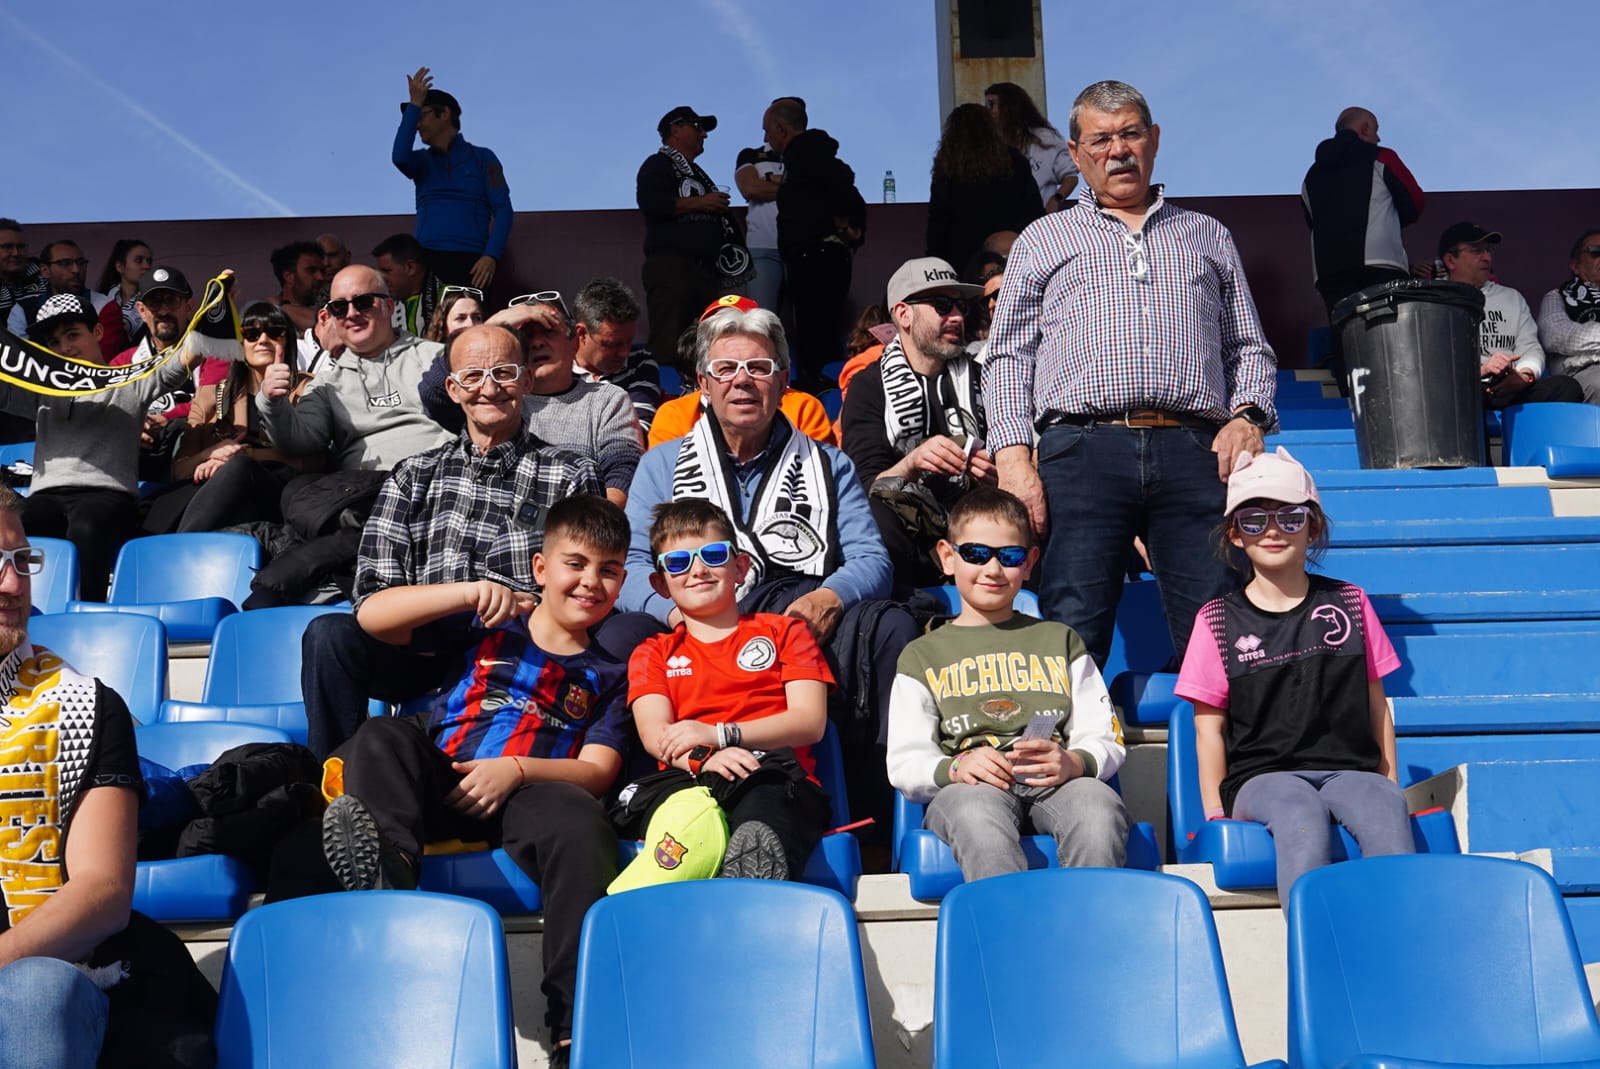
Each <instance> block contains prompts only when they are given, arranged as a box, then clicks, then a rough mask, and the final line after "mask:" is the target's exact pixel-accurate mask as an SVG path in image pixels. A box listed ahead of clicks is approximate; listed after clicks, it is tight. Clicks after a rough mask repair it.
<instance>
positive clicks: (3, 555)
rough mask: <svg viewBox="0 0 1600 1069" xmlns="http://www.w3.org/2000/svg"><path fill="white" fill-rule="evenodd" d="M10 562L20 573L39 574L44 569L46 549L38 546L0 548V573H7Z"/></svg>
mask: <svg viewBox="0 0 1600 1069" xmlns="http://www.w3.org/2000/svg"><path fill="white" fill-rule="evenodd" d="M8 564H9V565H11V567H13V568H15V569H16V570H17V574H18V575H38V574H39V573H40V572H42V571H44V550H42V549H40V548H39V547H38V546H23V547H21V548H20V549H0V575H3V574H4V573H5V570H6V565H8Z"/></svg>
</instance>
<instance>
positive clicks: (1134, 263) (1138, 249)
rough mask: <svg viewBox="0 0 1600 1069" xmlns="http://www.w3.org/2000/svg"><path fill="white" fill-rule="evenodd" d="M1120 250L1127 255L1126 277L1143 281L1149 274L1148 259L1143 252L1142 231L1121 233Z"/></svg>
mask: <svg viewBox="0 0 1600 1069" xmlns="http://www.w3.org/2000/svg"><path fill="white" fill-rule="evenodd" d="M1122 250H1123V252H1125V253H1126V254H1127V256H1128V277H1129V278H1131V279H1133V280H1134V281H1135V282H1143V281H1144V280H1145V279H1146V278H1148V277H1149V276H1150V261H1149V259H1147V258H1146V256H1145V254H1144V231H1142V230H1141V231H1139V232H1138V233H1130V234H1124V235H1122Z"/></svg>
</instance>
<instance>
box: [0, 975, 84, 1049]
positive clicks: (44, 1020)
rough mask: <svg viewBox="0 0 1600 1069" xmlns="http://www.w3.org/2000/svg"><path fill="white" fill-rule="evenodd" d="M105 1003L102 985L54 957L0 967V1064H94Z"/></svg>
mask: <svg viewBox="0 0 1600 1069" xmlns="http://www.w3.org/2000/svg"><path fill="white" fill-rule="evenodd" d="M109 1006H110V1000H109V999H108V998H107V997H106V994H105V992H104V991H101V990H100V989H99V988H98V987H95V986H94V982H93V981H91V980H90V979H89V978H88V977H87V976H85V975H84V974H83V972H82V971H80V970H79V969H78V968H77V967H76V966H74V965H69V964H68V963H67V962H64V961H61V960H59V959H57V958H21V959H19V960H17V961H14V962H12V963H11V964H10V965H7V966H5V967H4V968H0V1065H3V1066H5V1067H6V1069H94V1064H95V1062H96V1061H97V1060H99V1057H100V1044H101V1042H102V1041H103V1040H104V1039H105V1034H106V1010H107V1008H108V1007H109Z"/></svg>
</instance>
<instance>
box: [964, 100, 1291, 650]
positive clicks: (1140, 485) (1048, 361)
mask: <svg viewBox="0 0 1600 1069" xmlns="http://www.w3.org/2000/svg"><path fill="white" fill-rule="evenodd" d="M1069 126H1070V134H1071V139H1070V140H1069V142H1068V148H1069V149H1070V151H1071V152H1072V158H1073V160H1074V161H1076V163H1077V164H1078V169H1079V171H1080V172H1081V173H1082V176H1083V180H1084V183H1085V187H1086V188H1085V189H1084V190H1083V196H1082V199H1080V200H1079V202H1078V205H1077V206H1076V207H1075V208H1072V209H1069V210H1067V211H1062V212H1057V213H1055V214H1053V215H1048V216H1045V217H1044V218H1042V219H1040V220H1038V221H1037V222H1035V223H1033V224H1031V225H1030V226H1029V227H1028V228H1027V229H1026V230H1024V231H1023V232H1022V235H1021V236H1020V237H1019V238H1018V239H1017V243H1016V245H1015V246H1013V248H1012V250H1011V257H1010V259H1009V260H1007V262H1006V273H1005V282H1004V284H1003V285H1002V286H1001V288H1000V299H999V303H998V306H997V307H996V310H995V317H994V324H993V326H992V327H991V328H990V332H989V356H988V362H987V364H986V365H985V369H984V398H985V401H986V403H987V406H988V417H989V450H990V452H991V453H992V454H993V455H994V458H995V465H996V467H997V468H998V469H999V473H1000V486H1001V488H1002V489H1005V490H1009V491H1011V492H1012V493H1014V494H1016V495H1017V497H1019V498H1020V499H1021V500H1022V501H1023V503H1024V504H1025V505H1027V506H1028V512H1029V515H1030V516H1031V518H1032V520H1033V524H1034V527H1035V528H1036V530H1038V531H1039V532H1040V534H1041V535H1042V534H1045V533H1046V532H1048V533H1049V535H1050V537H1049V540H1048V541H1047V542H1046V543H1045V550H1044V557H1043V560H1042V562H1041V567H1040V570H1039V571H1040V574H1041V576H1042V580H1041V584H1040V599H1041V601H1042V602H1043V603H1044V606H1045V612H1046V614H1047V615H1048V616H1049V617H1050V618H1051V619H1055V620H1060V621H1061V622H1063V623H1065V624H1068V625H1069V626H1071V627H1072V628H1073V629H1074V630H1076V631H1077V632H1078V633H1079V634H1080V635H1081V636H1082V637H1083V640H1084V643H1085V644H1086V645H1087V646H1088V648H1089V652H1090V653H1091V654H1092V655H1093V656H1094V658H1095V661H1096V662H1097V663H1100V664H1104V662H1105V658H1106V655H1107V653H1108V652H1109V650H1110V647H1111V632H1112V625H1113V622H1114V620H1115V618H1116V611H1117V602H1118V600H1119V599H1120V598H1121V596H1122V576H1123V564H1124V562H1125V560H1126V559H1127V554H1128V549H1129V547H1130V546H1131V545H1132V542H1133V539H1134V537H1135V536H1136V535H1137V536H1140V537H1142V538H1143V539H1144V542H1145V545H1146V546H1147V547H1148V550H1149V555H1150V562H1151V565H1152V568H1153V570H1154V571H1155V574H1156V578H1157V579H1158V580H1159V581H1160V584H1161V593H1162V600H1163V603H1164V607H1165V610H1166V617H1167V624H1168V627H1169V629H1170V630H1171V632H1172V638H1173V642H1174V645H1175V648H1176V649H1179V650H1181V649H1183V648H1184V647H1185V645H1186V644H1187V642H1188V638H1189V631H1190V628H1191V627H1192V626H1193V624H1194V618H1195V613H1196V612H1197V611H1198V610H1199V608H1200V606H1201V605H1202V604H1204V603H1205V602H1206V601H1207V600H1209V599H1210V598H1212V597H1216V596H1218V595H1220V594H1222V593H1223V592H1224V591H1225V590H1226V589H1227V584H1228V573H1227V569H1226V567H1225V566H1224V565H1223V563H1222V561H1221V559H1220V558H1219V557H1218V556H1217V555H1216V554H1215V553H1213V552H1211V550H1210V548H1209V546H1210V543H1209V538H1210V533H1211V530H1212V528H1213V527H1215V526H1216V524H1217V518H1218V517H1219V516H1221V515H1222V507H1223V503H1224V498H1225V489H1226V480H1227V477H1228V473H1229V471H1230V470H1231V468H1232V465H1233V461H1234V460H1235V458H1237V456H1238V455H1239V454H1240V453H1242V452H1249V453H1259V452H1261V449H1262V434H1263V432H1264V431H1265V430H1266V429H1268V428H1270V427H1271V426H1272V425H1273V424H1275V423H1276V421H1277V417H1276V416H1275V415H1274V413H1273V396H1274V393H1275V386H1276V370H1277V365H1276V361H1275V359H1274V357H1273V354H1272V349H1271V347H1270V346H1268V345H1267V341H1266V337H1265V335H1264V334H1263V332H1262V329H1261V321H1260V318H1259V317H1258V316H1257V314H1256V309H1255V303H1254V302H1253V301H1252V299H1251V297H1250V287H1249V285H1248V283H1247V282H1246V280H1245V275H1244V268H1243V266H1242V265H1241V263H1240V260H1239V253H1238V250H1237V249H1236V248H1235V247H1234V244H1233V237H1232V235H1231V234H1230V233H1229V232H1228V230H1227V228H1226V227H1224V226H1223V225H1222V224H1220V223H1219V222H1217V221H1216V220H1215V219H1212V218H1210V217H1209V216H1205V215H1200V214H1198V213H1196V212H1190V211H1185V210H1184V209H1182V208H1179V207H1177V206H1176V205H1173V204H1171V203H1170V202H1168V201H1167V200H1166V199H1165V198H1164V197H1163V196H1162V191H1161V187H1160V186H1156V185H1152V184H1151V174H1152V172H1153V170H1154V167H1155V158H1156V149H1157V148H1158V147H1159V145H1160V143H1161V128H1160V127H1159V126H1157V125H1156V124H1155V122H1154V121H1153V119H1152V118H1151V115H1150V106H1149V104H1148V103H1146V102H1145V99H1144V96H1143V95H1142V94H1140V92H1139V91H1138V90H1137V89H1135V88H1133V87H1132V86H1130V85H1127V84H1125V83H1123V82H1115V81H1105V82H1096V83H1095V84H1094V85H1091V86H1089V87H1088V88H1087V89H1085V90H1084V91H1083V92H1081V93H1079V94H1078V98H1077V100H1076V101H1074V102H1073V106H1072V113H1071V118H1070V122H1069ZM1036 436H1037V438H1036ZM1036 441H1037V447H1035V442H1036Z"/></svg>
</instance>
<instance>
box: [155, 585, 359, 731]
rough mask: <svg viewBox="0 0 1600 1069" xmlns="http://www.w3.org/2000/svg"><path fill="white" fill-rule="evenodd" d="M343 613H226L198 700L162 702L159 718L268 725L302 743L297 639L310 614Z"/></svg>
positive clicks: (318, 608)
mask: <svg viewBox="0 0 1600 1069" xmlns="http://www.w3.org/2000/svg"><path fill="white" fill-rule="evenodd" d="M341 611H348V609H342V610H341V609H338V608H333V607H331V606H325V605H290V606H284V607H282V608H275V609H257V610H255V611H252V612H241V613H234V614H233V615H231V616H224V617H223V618H222V621H221V622H220V623H219V624H217V631H216V634H215V635H214V636H213V637H212V640H211V654H210V658H209V660H208V661H207V663H206V682H205V689H204V690H203V691H202V697H201V700H200V701H198V702H182V701H170V700H169V701H165V702H162V703H161V720H162V721H163V722H166V723H187V722H191V721H206V720H223V721H232V722H235V723H247V724H266V725H267V726H269V727H275V728H280V729H281V730H283V731H286V732H288V733H289V735H290V737H291V738H293V739H294V741H295V742H298V743H301V744H302V745H303V744H304V743H305V741H306V706H305V701H304V700H303V698H302V695H301V693H300V639H301V637H302V636H303V635H304V634H305V630H306V625H307V624H309V623H310V622H311V621H312V620H313V619H314V618H316V617H318V616H325V615H327V614H328V613H331V612H341Z"/></svg>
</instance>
